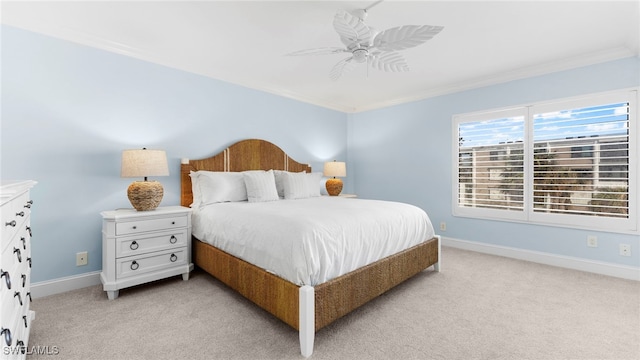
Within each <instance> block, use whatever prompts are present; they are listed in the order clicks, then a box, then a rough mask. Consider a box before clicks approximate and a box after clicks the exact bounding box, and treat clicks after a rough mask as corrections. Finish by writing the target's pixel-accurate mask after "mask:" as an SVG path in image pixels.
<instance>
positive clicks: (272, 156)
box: [180, 139, 311, 206]
mask: <svg viewBox="0 0 640 360" xmlns="http://www.w3.org/2000/svg"><path fill="white" fill-rule="evenodd" d="M270 169H274V170H286V171H292V172H301V171H304V172H308V173H310V172H311V167H310V166H309V165H308V164H302V163H299V162H297V161H295V160H293V159H291V158H290V157H289V155H287V154H286V153H285V152H284V151H283V150H282V149H280V148H279V147H277V146H276V145H274V144H272V143H270V142H268V141H265V140H260V139H249V140H241V141H239V142H237V143H235V144H233V145H231V146H229V147H228V148H226V149H224V150H223V151H222V152H220V153H219V154H216V155H214V156H212V157H209V158H206V159H200V160H188V162H185V161H184V160H183V162H182V164H181V165H180V204H181V205H182V206H189V205H191V203H192V202H193V192H192V190H191V177H190V176H189V172H191V171H198V170H207V171H246V170H270Z"/></svg>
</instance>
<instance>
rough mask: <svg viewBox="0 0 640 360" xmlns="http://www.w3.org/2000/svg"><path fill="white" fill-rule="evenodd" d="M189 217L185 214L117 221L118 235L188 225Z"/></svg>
mask: <svg viewBox="0 0 640 360" xmlns="http://www.w3.org/2000/svg"><path fill="white" fill-rule="evenodd" d="M187 224H188V219H187V217H186V216H185V215H180V216H172V217H165V218H159V219H158V218H156V219H147V220H144V219H138V220H134V221H122V222H118V223H116V235H117V236H121V235H130V234H139V233H142V232H147V231H161V230H169V229H177V228H185V227H187Z"/></svg>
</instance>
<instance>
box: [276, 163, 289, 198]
mask: <svg viewBox="0 0 640 360" xmlns="http://www.w3.org/2000/svg"><path fill="white" fill-rule="evenodd" d="M286 173H287V171H284V170H273V176H274V177H275V179H276V190H277V191H278V197H279V198H280V199H284V174H286Z"/></svg>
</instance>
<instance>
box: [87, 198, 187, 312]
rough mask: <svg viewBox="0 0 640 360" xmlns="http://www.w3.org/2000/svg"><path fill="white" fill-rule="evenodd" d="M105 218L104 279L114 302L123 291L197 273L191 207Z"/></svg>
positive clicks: (122, 213) (107, 213) (117, 213)
mask: <svg viewBox="0 0 640 360" xmlns="http://www.w3.org/2000/svg"><path fill="white" fill-rule="evenodd" d="M101 215H102V273H101V274H100V280H101V281H102V285H103V289H104V291H106V292H107V296H108V297H109V299H110V300H113V299H115V298H117V297H118V293H119V290H120V289H122V288H126V287H130V286H134V285H139V284H143V283H147V282H149V281H154V280H159V279H163V278H166V277H169V276H175V275H182V279H183V280H188V279H189V272H190V271H191V270H193V264H192V263H191V209H190V208H186V207H182V206H167V207H159V208H157V209H155V210H152V211H137V210H134V209H122V210H113V211H104V212H102V213H101Z"/></svg>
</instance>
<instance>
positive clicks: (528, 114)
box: [453, 91, 638, 232]
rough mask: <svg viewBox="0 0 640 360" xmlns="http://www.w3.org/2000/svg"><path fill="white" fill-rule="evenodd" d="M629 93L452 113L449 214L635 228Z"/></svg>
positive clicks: (635, 150)
mask: <svg viewBox="0 0 640 360" xmlns="http://www.w3.org/2000/svg"><path fill="white" fill-rule="evenodd" d="M636 94H637V92H636V91H620V92H613V93H608V94H600V95H593V96H589V97H584V98H579V99H570V100H562V101H555V102H549V103H542V104H532V105H529V106H523V107H518V108H513V109H503V110H497V111H488V112H482V113H473V114H464V115H458V116H454V121H453V122H454V136H455V139H457V144H456V146H455V149H454V154H456V157H455V159H456V160H455V161H454V162H455V164H454V165H455V166H454V181H455V182H456V184H455V187H454V189H457V191H455V195H454V215H460V216H471V217H479V218H493V219H501V220H515V221H526V222H532V223H541V224H555V225H561V226H576V227H577V226H579V227H589V228H595V229H604V230H609V231H611V230H613V231H622V232H635V231H637V225H638V224H637V221H638V220H637V218H638V215H637V201H638V196H637V185H636V184H637V176H638V175H637V174H638V173H637V168H636V164H637V162H638V146H637V141H638V140H637V129H636V126H637V124H636V119H635V114H636V112H637V110H636V97H637V95H636Z"/></svg>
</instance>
